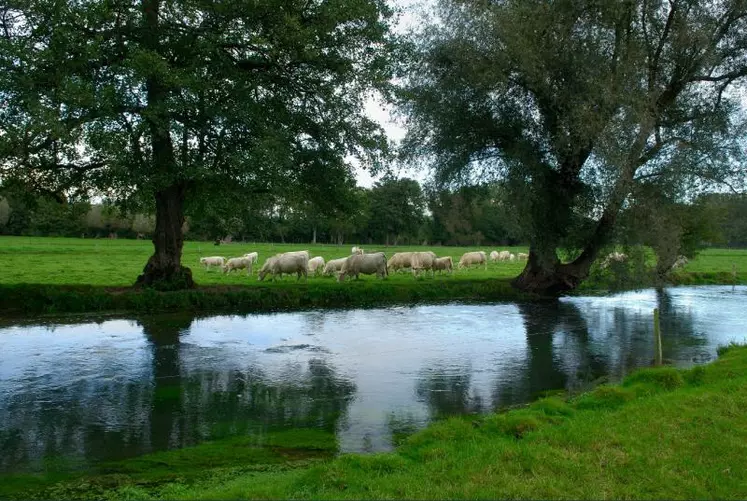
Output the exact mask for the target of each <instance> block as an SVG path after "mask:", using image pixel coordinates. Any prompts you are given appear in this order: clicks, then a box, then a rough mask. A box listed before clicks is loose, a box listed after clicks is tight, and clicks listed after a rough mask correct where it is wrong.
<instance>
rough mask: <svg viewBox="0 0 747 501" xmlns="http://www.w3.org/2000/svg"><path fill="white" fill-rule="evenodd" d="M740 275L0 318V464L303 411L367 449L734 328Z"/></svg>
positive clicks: (742, 293)
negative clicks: (344, 301) (658, 287)
mask: <svg viewBox="0 0 747 501" xmlns="http://www.w3.org/2000/svg"><path fill="white" fill-rule="evenodd" d="M745 305H747V287H736V288H733V287H682V288H671V289H667V290H665V291H658V292H657V291H654V290H644V291H639V292H628V293H622V294H617V295H612V296H605V297H573V298H564V299H562V300H560V301H558V302H551V303H532V304H516V303H501V304H491V305H485V304H480V305H475V304H448V305H430V306H412V307H393V308H381V309H365V310H344V311H329V310H326V311H310V312H300V313H278V314H260V315H246V316H230V315H229V316H225V315H224V316H213V317H208V318H195V317H193V316H185V315H179V316H174V315H170V316H148V317H141V318H137V319H107V320H103V321H85V320H78V323H74V324H70V323H67V324H65V323H45V324H43V325H39V324H33V323H28V322H25V323H24V324H17V325H7V326H1V327H0V347H1V348H0V472H12V471H15V472H19V471H40V470H45V469H46V470H48V469H49V468H51V466H50V465H52V464H55V461H62V462H64V463H65V464H66V465H69V464H78V465H80V466H82V467H85V466H87V465H88V466H90V465H93V464H96V463H97V462H101V461H106V460H110V459H118V458H124V457H132V456H137V455H140V454H145V453H148V452H152V451H157V450H163V449H173V448H179V447H185V446H189V445H194V444H197V443H200V442H201V441H205V440H211V439H220V438H224V437H230V436H236V435H253V434H257V435H260V434H262V433H264V432H266V431H270V430H283V429H288V428H293V427H318V428H321V429H325V430H329V431H333V432H335V433H336V435H337V437H338V440H339V444H340V449H341V450H342V451H358V452H365V451H384V450H389V449H391V448H392V446H393V445H392V444H393V438H392V437H393V436H399V434H400V433H408V432H411V431H413V430H417V429H419V428H422V427H424V426H425V425H427V424H428V423H429V422H430V421H432V420H434V419H438V418H441V417H444V416H449V415H455V414H465V413H481V412H489V411H491V410H495V409H500V408H505V407H507V406H511V405H516V404H520V403H524V402H527V401H530V400H532V399H534V398H537V397H538V396H539V395H541V394H543V393H544V392H547V391H549V390H556V389H567V390H571V391H581V390H583V389H585V388H588V387H590V385H592V384H595V383H598V382H599V381H600V378H602V379H608V380H613V381H614V380H618V379H620V378H621V377H623V376H624V375H625V374H627V373H628V372H630V371H631V370H632V369H634V368H636V367H641V366H646V365H650V364H651V362H652V360H653V357H654V343H653V334H652V330H653V327H652V325H653V320H652V312H653V309H654V308H659V309H660V311H661V329H662V335H663V353H664V358H665V359H669V360H670V361H671V362H672V363H674V364H675V365H678V366H690V365H693V364H696V363H704V362H708V361H709V360H711V359H712V358H714V357H715V355H716V348H717V347H718V346H719V345H722V344H727V343H729V342H731V341H737V342H745V341H746V340H747V307H746V306H745Z"/></svg>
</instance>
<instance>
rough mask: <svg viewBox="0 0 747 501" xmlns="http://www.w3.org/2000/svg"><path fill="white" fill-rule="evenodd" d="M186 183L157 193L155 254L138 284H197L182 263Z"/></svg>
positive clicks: (169, 286)
mask: <svg viewBox="0 0 747 501" xmlns="http://www.w3.org/2000/svg"><path fill="white" fill-rule="evenodd" d="M184 191H185V189H184V185H183V184H175V185H172V186H170V187H168V188H166V189H164V190H161V191H158V192H156V230H155V232H154V233H153V247H154V252H153V255H152V256H151V257H150V259H148V263H147V264H146V265H145V268H144V269H143V274H142V275H140V276H139V277H137V282H136V285H139V286H145V287H153V288H156V289H159V290H178V289H189V288H192V287H194V286H195V283H194V280H192V271H191V270H190V269H189V268H186V267H184V266H182V265H181V260H182V245H183V243H184V236H183V235H182V225H183V224H184Z"/></svg>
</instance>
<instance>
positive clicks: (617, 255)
mask: <svg viewBox="0 0 747 501" xmlns="http://www.w3.org/2000/svg"><path fill="white" fill-rule="evenodd" d="M627 259H628V255H627V254H624V253H622V252H617V251H615V252H610V253H609V254H607V257H605V258H604V261H602V264H601V266H600V267H601V268H603V269H604V268H607V267H608V266H609V265H610V264H611V263H612V262H613V261H614V262H616V263H622V262H625V260H627Z"/></svg>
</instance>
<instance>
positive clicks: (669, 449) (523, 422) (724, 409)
mask: <svg viewBox="0 0 747 501" xmlns="http://www.w3.org/2000/svg"><path fill="white" fill-rule="evenodd" d="M720 351H721V353H720V357H719V359H718V360H716V361H715V362H714V363H712V364H709V365H706V366H699V367H695V368H693V369H689V370H677V369H674V368H671V367H662V368H656V369H643V370H640V371H637V372H635V373H633V374H631V375H630V376H628V377H627V378H626V379H625V380H624V381H623V383H622V384H621V385H614V386H613V385H610V386H607V385H604V386H599V387H597V388H596V389H594V390H593V391H591V392H589V393H585V394H582V395H579V396H576V397H573V398H568V397H565V396H554V397H549V398H545V399H542V400H539V401H537V402H534V403H533V404H531V405H529V406H527V407H525V408H521V409H516V410H512V411H510V412H507V413H499V414H492V415H488V416H479V417H477V416H472V417H460V418H452V419H448V420H445V421H441V422H438V423H436V424H433V425H431V426H430V427H428V428H427V429H425V430H423V431H421V432H418V433H416V434H414V435H412V436H410V437H409V438H406V439H404V441H403V442H402V444H401V445H400V446H399V447H398V448H397V450H396V451H394V452H392V453H385V454H373V455H358V454H350V455H343V456H340V457H337V458H335V459H326V460H325V459H323V458H321V459H317V460H315V462H312V463H309V462H308V461H305V462H304V461H298V458H299V455H298V454H287V453H286V452H284V450H283V449H282V448H280V449H275V451H276V452H275V453H274V454H270V453H268V452H262V451H260V450H256V449H254V448H252V446H251V444H244V445H243V448H242V446H241V444H237V443H231V444H223V445H221V444H220V443H215V444H206V445H202V446H197V447H194V448H192V449H182V450H181V451H171V452H166V453H157V454H153V455H151V456H144V457H141V458H136V459H134V460H128V461H125V462H123V463H122V464H119V465H109V466H108V467H106V468H104V469H103V470H104V471H101V472H98V473H90V474H82V475H81V474H79V475H78V476H77V477H75V478H69V479H59V480H56V481H50V479H47V478H44V477H41V478H40V477H35V478H31V477H28V476H26V477H24V476H8V477H6V478H3V477H0V485H2V486H3V487H2V488H0V496H2V497H7V498H15V497H18V498H29V497H34V498H55V499H59V498H64V499H506V498H508V499H706V498H707V499H744V498H746V497H747V419H745V418H744V409H745V408H747V347H745V346H732V347H729V348H727V349H724V350H720ZM309 440H310V442H309ZM306 442H309V443H308V444H307V446H309V447H312V448H317V447H319V446H317V445H315V444H321V445H322V446H323V447H326V446H325V444H327V443H328V442H327V441H326V439H325V438H324V437H321V436H318V437H317V436H310V437H309V438H308V440H306ZM306 442H304V441H301V442H299V443H303V444H305V443H306ZM323 447H322V449H317V450H322V451H323ZM278 452H280V453H281V454H282V455H281V456H278V455H277V453H278ZM301 457H303V456H301ZM317 457H318V456H317ZM231 458H236V459H237V462H236V463H232V460H231ZM179 470H184V473H183V474H181V475H179V474H176V475H175V472H178V471H179ZM169 472H173V473H171V474H169ZM3 491H4V492H3Z"/></svg>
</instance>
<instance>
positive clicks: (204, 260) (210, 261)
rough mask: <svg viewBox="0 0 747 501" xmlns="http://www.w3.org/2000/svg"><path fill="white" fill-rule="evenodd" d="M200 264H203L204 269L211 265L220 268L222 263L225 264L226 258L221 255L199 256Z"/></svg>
mask: <svg viewBox="0 0 747 501" xmlns="http://www.w3.org/2000/svg"><path fill="white" fill-rule="evenodd" d="M200 264H201V265H203V266H205V269H206V270H209V269H210V267H211V266H218V267H221V268H222V267H223V265H224V264H226V258H224V257H223V256H209V257H201V258H200Z"/></svg>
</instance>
